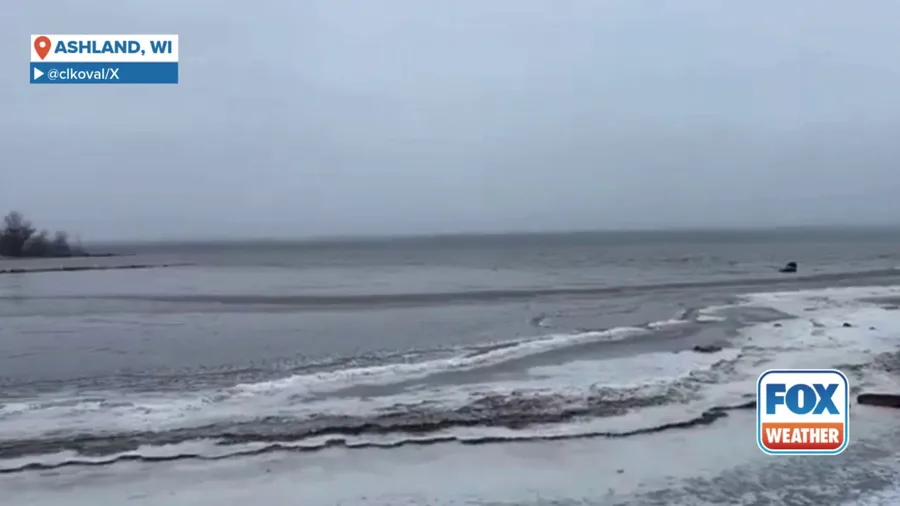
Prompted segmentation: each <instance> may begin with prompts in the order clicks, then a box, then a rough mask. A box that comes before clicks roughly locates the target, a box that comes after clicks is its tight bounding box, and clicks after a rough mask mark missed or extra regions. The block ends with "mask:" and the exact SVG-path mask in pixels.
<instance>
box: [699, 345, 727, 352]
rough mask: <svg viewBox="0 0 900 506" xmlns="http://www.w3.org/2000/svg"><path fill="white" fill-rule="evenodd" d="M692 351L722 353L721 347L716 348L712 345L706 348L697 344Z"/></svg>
mask: <svg viewBox="0 0 900 506" xmlns="http://www.w3.org/2000/svg"><path fill="white" fill-rule="evenodd" d="M694 351H696V352H697V353H715V352H717V351H722V347H721V346H716V345H714V344H710V345H707V346H703V345H700V344H698V345H697V346H694Z"/></svg>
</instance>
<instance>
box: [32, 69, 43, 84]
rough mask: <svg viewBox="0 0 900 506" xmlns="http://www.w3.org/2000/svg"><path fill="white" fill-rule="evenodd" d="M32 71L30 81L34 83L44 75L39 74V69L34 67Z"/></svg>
mask: <svg viewBox="0 0 900 506" xmlns="http://www.w3.org/2000/svg"><path fill="white" fill-rule="evenodd" d="M32 71H33V76H34V77H32V78H31V79H32V80H34V81H37V80H38V79H39V78H40V77H41V76H42V75H44V73H43V72H41V69H39V68H37V67H34V68H33V69H32Z"/></svg>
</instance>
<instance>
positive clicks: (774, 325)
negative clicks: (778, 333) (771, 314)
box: [772, 323, 781, 327]
mask: <svg viewBox="0 0 900 506" xmlns="http://www.w3.org/2000/svg"><path fill="white" fill-rule="evenodd" d="M772 326H773V327H780V326H781V324H780V323H773V324H772Z"/></svg>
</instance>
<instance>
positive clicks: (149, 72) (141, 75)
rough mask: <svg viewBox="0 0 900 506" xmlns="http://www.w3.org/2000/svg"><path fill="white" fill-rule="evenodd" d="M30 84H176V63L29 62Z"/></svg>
mask: <svg viewBox="0 0 900 506" xmlns="http://www.w3.org/2000/svg"><path fill="white" fill-rule="evenodd" d="M30 70H31V84H178V62H146V63H145V62H123V63H112V62H110V63H106V62H94V63H68V62H52V63H51V62H42V63H34V62H32V63H31V69H30Z"/></svg>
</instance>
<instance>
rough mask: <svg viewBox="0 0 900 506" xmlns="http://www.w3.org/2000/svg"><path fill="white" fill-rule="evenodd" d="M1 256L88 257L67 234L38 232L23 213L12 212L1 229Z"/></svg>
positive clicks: (6, 217) (4, 220) (4, 219)
mask: <svg viewBox="0 0 900 506" xmlns="http://www.w3.org/2000/svg"><path fill="white" fill-rule="evenodd" d="M0 256H5V257H13V258H30V257H44V258H48V257H73V256H87V252H85V251H84V250H83V249H82V248H81V246H78V245H72V244H70V243H69V236H68V234H66V233H65V232H61V231H60V232H56V233H54V234H53V235H52V236H51V235H50V232H48V231H47V230H41V231H38V229H37V228H35V227H34V226H32V224H31V222H30V221H28V220H27V219H25V216H23V215H22V213H20V212H17V211H12V212H10V213H9V214H7V215H6V216H5V217H4V218H3V228H2V229H0Z"/></svg>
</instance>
